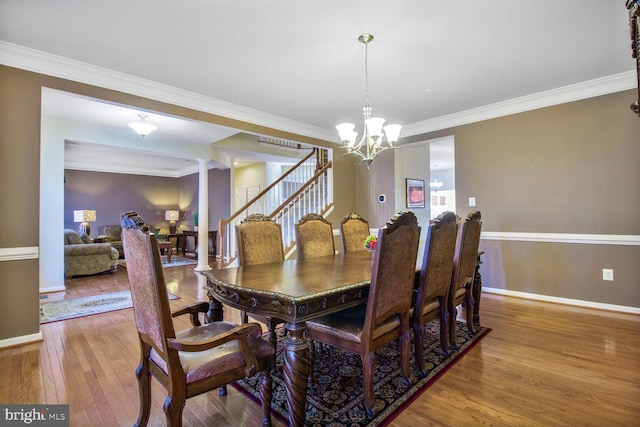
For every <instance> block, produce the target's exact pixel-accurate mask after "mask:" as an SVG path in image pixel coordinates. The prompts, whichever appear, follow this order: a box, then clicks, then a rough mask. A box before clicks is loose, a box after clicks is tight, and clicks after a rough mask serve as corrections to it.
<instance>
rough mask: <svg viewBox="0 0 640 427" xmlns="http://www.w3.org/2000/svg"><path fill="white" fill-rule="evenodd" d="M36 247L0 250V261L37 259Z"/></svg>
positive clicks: (37, 250) (37, 249)
mask: <svg viewBox="0 0 640 427" xmlns="http://www.w3.org/2000/svg"><path fill="white" fill-rule="evenodd" d="M38 257H39V248H38V246H25V247H21V248H0V261H19V260H23V259H38Z"/></svg>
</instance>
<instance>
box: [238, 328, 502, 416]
mask: <svg viewBox="0 0 640 427" xmlns="http://www.w3.org/2000/svg"><path fill="white" fill-rule="evenodd" d="M425 329H426V330H427V333H426V334H425V348H426V350H425V351H424V355H423V357H424V360H425V368H426V372H427V375H426V377H425V378H423V379H420V380H418V379H417V375H416V371H415V363H414V362H413V357H414V356H413V345H412V347H411V360H412V362H411V376H412V380H411V386H409V387H406V386H405V385H404V384H403V381H402V375H401V374H400V366H399V347H398V344H397V343H395V342H394V343H391V344H389V345H387V346H385V347H383V348H381V349H380V350H378V351H377V352H376V373H375V385H374V393H375V408H376V414H377V415H376V417H375V418H373V419H370V418H368V417H367V414H366V411H365V407H364V398H363V391H362V362H361V360H360V357H359V356H358V355H355V354H352V353H349V352H345V351H342V350H340V349H336V348H333V347H329V348H327V350H325V351H324V352H323V353H319V354H318V355H317V356H316V361H315V367H314V370H313V376H312V380H311V382H310V386H309V388H308V390H307V407H306V415H305V426H314V427H315V426H331V427H343V426H345V427H346V426H349V427H357V426H360V427H363V426H368V427H373V426H385V425H388V423H390V422H391V421H392V420H393V419H394V418H395V417H396V416H397V415H398V414H399V413H400V412H402V410H403V409H404V408H405V407H406V405H408V404H409V403H411V402H412V401H413V400H414V399H415V398H417V397H418V396H419V395H420V394H421V393H422V392H424V391H425V390H426V389H427V388H429V386H430V385H431V384H433V383H434V382H435V381H436V380H437V379H438V378H440V376H441V375H443V374H444V373H445V372H446V371H447V370H448V369H449V368H450V367H451V366H453V364H455V362H457V361H458V360H459V359H461V358H462V356H464V354H465V353H466V352H467V351H468V350H469V349H470V348H471V347H473V345H475V344H476V343H478V342H479V341H480V340H481V339H482V338H483V337H484V336H486V334H487V333H488V332H489V331H490V329H488V328H481V329H480V331H478V332H476V334H475V335H474V336H469V333H468V331H467V327H466V326H465V324H463V323H460V322H458V324H457V333H458V345H459V347H460V349H459V350H458V351H457V352H456V353H452V354H451V355H449V356H448V357H444V356H443V355H442V353H441V351H440V345H439V338H438V337H439V322H438V321H437V320H435V321H433V322H431V323H429V324H427V325H426V326H425ZM282 340H283V338H279V343H278V352H277V361H276V364H277V369H276V374H274V375H273V401H272V404H271V412H272V415H273V416H274V417H276V418H278V419H279V420H280V421H282V422H284V423H287V422H288V421H287V420H288V414H289V412H288V410H287V394H286V391H285V386H284V381H283V378H282V363H283V351H282V348H283V345H282ZM258 378H259V377H258V376H255V377H252V378H249V379H247V380H241V381H237V382H236V383H234V386H235V387H236V388H237V389H238V390H240V391H241V392H243V393H245V394H247V395H248V396H250V397H251V398H252V399H253V400H254V401H256V402H257V403H258V404H259V402H260V400H259V399H260V394H259V382H258Z"/></svg>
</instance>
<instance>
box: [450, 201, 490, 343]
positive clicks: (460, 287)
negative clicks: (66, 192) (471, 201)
mask: <svg viewBox="0 0 640 427" xmlns="http://www.w3.org/2000/svg"><path fill="white" fill-rule="evenodd" d="M481 220H482V215H481V214H480V211H472V212H470V213H469V214H468V215H467V217H466V218H465V219H464V220H462V223H461V224H460V225H459V226H458V236H457V240H456V252H455V255H454V258H453V264H454V267H453V278H452V279H451V287H450V289H449V296H448V303H447V311H448V312H449V342H450V344H451V347H452V349H453V350H454V351H455V350H457V349H458V341H457V334H456V318H457V316H458V310H457V307H458V306H459V305H460V304H463V305H464V309H465V320H466V323H467V329H468V330H469V333H470V334H472V335H473V334H474V333H475V328H474V326H473V279H474V277H475V272H476V264H477V262H478V247H479V246H480V231H481V229H482V221H481Z"/></svg>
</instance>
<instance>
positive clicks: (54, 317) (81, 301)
mask: <svg viewBox="0 0 640 427" xmlns="http://www.w3.org/2000/svg"><path fill="white" fill-rule="evenodd" d="M169 299H170V300H173V299H178V297H177V296H175V295H173V294H171V293H170V294H169ZM130 307H133V303H132V302H131V291H121V292H111V293H107V294H100V295H92V296H88V297H80V298H71V299H65V300H60V301H51V302H43V303H40V324H43V323H49V322H57V321H59V320H66V319H73V318H75V317H83V316H90V315H92V314H99V313H106V312H107V311H115V310H122V309H124V308H130Z"/></svg>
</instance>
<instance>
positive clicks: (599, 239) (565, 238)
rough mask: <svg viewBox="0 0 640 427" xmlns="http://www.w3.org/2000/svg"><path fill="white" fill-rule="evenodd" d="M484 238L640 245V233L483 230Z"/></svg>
mask: <svg viewBox="0 0 640 427" xmlns="http://www.w3.org/2000/svg"><path fill="white" fill-rule="evenodd" d="M480 239H482V240H511V241H519V242H542V243H578V244H589V245H619V246H640V235H628V234H627V235H625V234H571V233H526V232H502V231H483V232H482V233H481V234H480Z"/></svg>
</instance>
